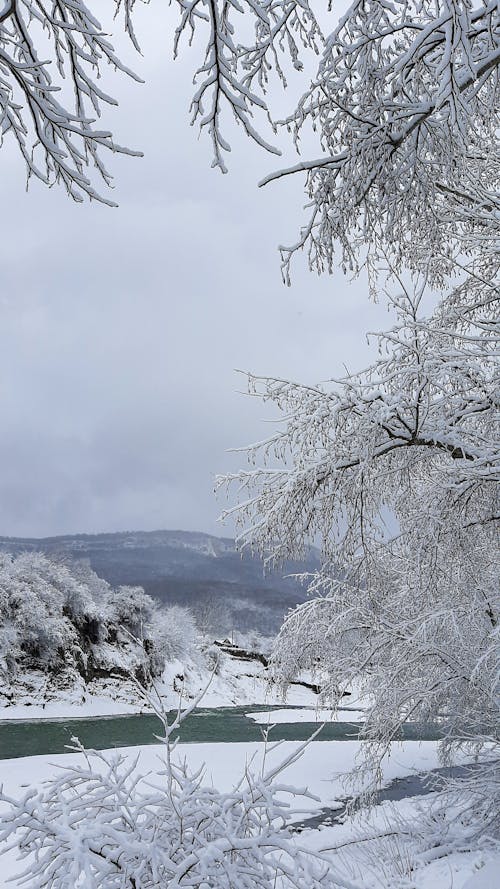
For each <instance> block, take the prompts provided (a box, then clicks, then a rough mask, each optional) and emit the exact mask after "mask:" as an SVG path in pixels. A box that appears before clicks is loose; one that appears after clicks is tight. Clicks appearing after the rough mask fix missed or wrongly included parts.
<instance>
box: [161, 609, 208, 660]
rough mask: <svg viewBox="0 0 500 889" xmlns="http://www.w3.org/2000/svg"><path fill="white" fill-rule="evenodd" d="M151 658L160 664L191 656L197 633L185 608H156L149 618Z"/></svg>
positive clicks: (191, 615) (192, 618)
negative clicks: (151, 644) (151, 641)
mask: <svg viewBox="0 0 500 889" xmlns="http://www.w3.org/2000/svg"><path fill="white" fill-rule="evenodd" d="M150 633H151V637H152V640H153V647H152V651H151V655H152V658H155V659H156V660H158V661H159V662H162V664H164V663H165V661H174V660H177V659H179V658H183V657H185V656H191V657H192V656H193V655H194V652H195V648H196V644H197V640H198V631H197V628H196V623H195V619H194V616H193V614H192V613H191V611H189V610H188V609H187V608H181V607H180V606H179V605H172V606H171V607H170V608H158V609H156V611H155V613H154V614H153V615H152V617H151V629H150Z"/></svg>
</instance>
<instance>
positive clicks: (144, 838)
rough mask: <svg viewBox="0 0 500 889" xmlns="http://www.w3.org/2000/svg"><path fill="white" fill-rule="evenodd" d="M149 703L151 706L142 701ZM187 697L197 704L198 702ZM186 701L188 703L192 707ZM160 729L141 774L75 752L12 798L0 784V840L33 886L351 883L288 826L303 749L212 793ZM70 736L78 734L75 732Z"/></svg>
mask: <svg viewBox="0 0 500 889" xmlns="http://www.w3.org/2000/svg"><path fill="white" fill-rule="evenodd" d="M150 703H151V702H150ZM195 703H196V704H197V703H198V701H196V702H195ZM193 706H195V705H193ZM191 710H192V707H191V708H189V710H188V711H184V714H183V715H182V716H178V718H177V719H176V720H175V721H174V722H173V724H172V725H170V726H169V725H167V722H166V717H165V714H164V713H163V712H162V711H161V710H160V711H158V710H157V712H158V715H159V716H160V717H161V718H162V719H163V723H164V727H165V739H164V740H165V756H164V759H163V765H162V767H161V769H160V770H159V773H158V774H157V775H156V776H155V777H154V779H153V778H151V776H149V777H148V778H146V779H144V778H143V777H142V776H141V774H140V771H139V769H138V767H137V760H136V761H135V762H133V763H132V764H130V762H127V757H126V756H124V755H122V754H120V753H114V754H100V753H96V752H90V753H86V752H85V751H83V750H82V748H81V747H80V746H79V745H77V747H76V749H78V750H80V752H81V753H82V760H83V761H82V763H81V764H80V765H75V766H73V767H68V768H64V769H63V770H62V771H60V772H59V774H58V775H57V776H55V777H54V778H52V779H50V780H49V781H48V782H46V783H45V784H44V785H43V786H42V788H41V789H40V790H36V789H32V790H30V791H28V792H27V793H26V794H25V795H24V797H23V798H22V799H20V800H15V799H13V798H10V797H9V796H7V795H6V794H4V793H2V792H1V791H0V804H1V805H2V808H3V812H2V827H1V828H0V847H1V844H2V841H3V842H4V843H5V842H6V843H7V844H8V846H7V848H9V847H13V848H18V849H19V851H20V856H21V857H22V858H23V859H25V871H24V882H23V885H26V886H28V887H32V889H35V887H37V889H44V887H47V889H49V887H50V889H75V887H80V886H81V887H85V889H130V887H132V889H166V887H167V886H168V887H169V889H174V887H179V889H181V887H186V889H187V887H192V889H294V887H295V889H304V887H307V889H355V886H354V885H353V884H352V883H351V882H350V881H346V880H343V879H340V878H338V879H337V877H336V875H335V873H334V871H333V869H332V868H331V866H330V864H329V862H328V859H327V858H326V857H325V856H322V855H319V854H313V853H310V852H307V851H306V850H305V849H303V848H302V847H301V846H300V844H299V843H297V842H296V841H295V839H294V838H293V837H292V836H291V834H290V832H289V830H288V829H287V824H288V822H289V820H290V815H291V811H290V809H289V805H288V803H287V802H286V801H284V800H283V793H285V794H286V795H287V796H290V794H292V795H300V796H307V791H305V790H294V789H293V788H290V787H289V786H287V785H285V784H283V783H282V781H280V773H281V772H282V771H283V769H284V768H286V766H287V765H288V764H289V763H290V762H291V761H293V760H295V759H297V758H298V757H299V756H300V752H301V748H298V749H297V751H295V752H294V753H293V754H292V755H291V756H290V757H288V759H287V760H285V761H284V762H283V763H281V764H280V765H279V766H274V767H272V768H271V767H270V768H266V767H265V763H264V765H263V767H262V769H261V770H260V772H259V771H257V772H256V773H254V772H253V770H252V766H251V765H249V766H247V768H246V770H245V773H244V774H242V775H241V778H240V780H239V781H238V783H237V784H236V785H235V786H234V788H233V789H232V790H231V791H229V792H227V793H221V792H219V791H218V790H217V789H216V788H214V787H213V786H212V785H211V784H208V783H204V777H205V776H204V769H203V768H202V769H200V770H199V771H197V772H195V773H192V772H191V771H190V770H189V768H188V765H187V763H186V762H185V761H184V762H179V761H178V760H176V758H175V756H173V748H174V747H175V744H174V745H172V744H171V742H170V740H169V737H170V735H171V733H172V731H173V730H174V729H175V728H177V726H178V725H179V722H180V721H182V718H185V717H186V716H187V715H188V714H189V713H190V712H191ZM74 740H75V739H74Z"/></svg>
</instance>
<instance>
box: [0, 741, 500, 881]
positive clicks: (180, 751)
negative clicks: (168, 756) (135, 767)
mask: <svg viewBox="0 0 500 889" xmlns="http://www.w3.org/2000/svg"><path fill="white" fill-rule="evenodd" d="M296 746H297V745H296V744H295V743H294V742H289V741H286V742H282V743H281V744H279V745H278V746H277V747H276V748H275V749H272V750H270V751H269V750H268V751H267V753H266V756H267V760H266V764H267V765H268V766H269V765H274V764H276V763H277V761H278V760H281V759H283V760H284V759H286V757H287V755H289V754H290V752H291V751H292V750H293V749H294V748H295V747H296ZM359 750H360V742H358V741H341V742H339V741H327V742H322V743H314V742H313V743H311V744H310V745H309V746H308V747H307V748H306V749H305V752H304V754H303V756H302V757H301V759H299V760H298V761H297V762H294V763H292V764H291V765H290V766H288V768H287V770H286V772H285V774H284V775H283V776H282V777H283V780H284V781H285V782H286V784H288V785H294V786H296V787H304V786H306V785H307V787H308V789H309V790H310V791H311V792H312V793H313V794H314V795H315V796H316V797H318V800H317V802H314V801H310V800H307V801H306V807H307V809H308V810H311V811H314V810H315V809H316V810H317V809H320V808H323V807H325V806H328V807H335V806H336V804H337V803H338V802H339V800H341V799H342V798H343V797H344V796H345V795H346V792H349V791H347V790H346V785H345V781H344V777H345V774H346V773H347V772H348V771H350V770H351V769H352V767H353V766H354V765H355V762H356V757H357V755H358V754H359ZM121 752H122V753H124V754H125V755H126V756H127V757H128V758H130V759H131V760H132V758H133V757H135V756H136V755H137V752H138V748H125V749H124V750H122V751H121ZM175 755H176V756H178V757H179V758H181V759H184V758H187V760H188V762H189V765H190V767H191V768H192V769H196V768H197V767H198V766H200V765H201V764H202V763H205V766H206V769H205V780H206V782H208V783H212V782H213V783H214V784H215V786H217V787H218V788H219V789H221V790H228V789H230V788H231V786H233V785H234V784H235V783H236V782H237V780H238V779H239V777H240V776H241V775H242V773H243V770H244V768H245V767H246V766H248V763H251V768H252V769H253V770H255V771H257V770H258V769H260V768H261V766H262V758H263V755H264V745H263V744H259V743H246V744H241V743H240V744H189V745H179V746H178V748H177V751H176V753H175ZM79 756H80V754H62V755H57V756H34V757H29V758H26V759H16V760H4V761H2V762H0V785H1V784H3V785H4V790H5V792H6V793H8V794H11V795H12V796H14V797H17V796H20V795H21V794H22V793H23V791H24V790H25V789H26V788H28V787H33V786H36V785H39V784H40V783H41V782H42V781H43V780H44V779H46V778H49V777H50V776H51V775H52V774H54V772H55V771H57V770H58V769H59V768H60V767H61V766H64V765H66V764H68V763H70V762H74V761H75V760H76V759H77V758H78V757H79ZM161 756H162V748H161V746H160V745H158V746H153V747H151V746H150V747H145V748H142V749H140V759H139V769H140V771H141V773H143V774H145V773H149V778H151V773H154V772H157V771H159V770H160V768H161ZM437 764H438V756H437V745H436V743H435V742H432V741H425V742H416V741H407V742H403V743H401V744H394V745H393V746H392V749H391V752H390V755H389V756H388V757H387V758H386V760H385V761H384V767H383V776H384V783H388V782H389V781H391V780H392V779H394V778H397V777H402V776H405V775H408V774H411V773H414V772H417V771H427V770H429V769H432V768H434V767H436V766H437ZM294 805H297V804H296V803H292V806H294ZM435 805H436V795H435V794H430V795H428V796H427V797H419V798H416V799H411V800H402V801H400V802H398V803H383V804H382V805H379V806H376V807H374V808H373V809H372V810H371V811H369V812H368V813H358V814H357V815H355V816H352V817H349V818H348V819H347V820H346V821H345V823H343V824H338V825H334V826H328V825H324V826H322V827H321V828H320V829H315V830H304V831H303V832H302V834H301V843H302V844H303V845H306V846H307V847H309V848H311V849H316V850H322V851H324V852H325V853H327V854H328V855H330V856H331V858H332V866H333V867H335V869H336V870H338V872H340V873H342V875H343V876H344V877H345V878H346V879H348V880H350V881H351V883H352V884H353V886H354V887H355V886H357V887H361V889H392V887H394V889H400V887H401V889H403V887H404V889H496V887H497V886H498V881H497V877H498V874H499V873H500V852H498V851H497V852H496V853H495V851H494V850H492V849H491V848H490V847H489V846H488V845H484V846H482V847H481V844H476V846H474V847H473V848H472V849H467V848H463V849H462V850H461V851H460V843H458V844H455V846H456V848H454V849H446V848H445V847H443V846H442V845H441V846H436V847H435V848H432V843H431V844H429V839H428V836H427V835H426V834H425V826H426V825H428V824H429V820H430V818H431V816H432V809H433V806H435ZM301 808H302V806H301ZM299 817H303V815H302V816H297V818H299ZM454 829H455V828H454ZM456 832H457V830H456V829H455V833H456ZM469 845H470V843H469ZM17 868H18V865H17V863H16V855H15V852H14V851H11V852H8V853H6V854H4V855H3V856H2V858H0V889H8V887H13V889H16V886H17V885H18V884H17V883H16V881H14V882H8V880H9V878H10V877H12V875H13V874H14V873H15V872H16V869H17ZM235 889H236V887H235ZM305 889H306V887H305Z"/></svg>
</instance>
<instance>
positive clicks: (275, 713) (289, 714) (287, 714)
mask: <svg viewBox="0 0 500 889" xmlns="http://www.w3.org/2000/svg"><path fill="white" fill-rule="evenodd" d="M246 715H247V716H248V718H249V719H253V721H254V722H258V723H259V724H260V725H267V724H268V723H269V724H271V725H273V724H274V725H279V724H283V723H288V722H361V721H362V720H363V719H364V715H365V714H364V711H363V710H356V709H354V708H353V707H339V708H338V709H337V710H332V709H330V708H327V707H303V708H301V709H300V710H287V709H286V708H284V709H283V710H270V711H269V713H266V712H265V711H262V710H259V712H258V713H247V714H246Z"/></svg>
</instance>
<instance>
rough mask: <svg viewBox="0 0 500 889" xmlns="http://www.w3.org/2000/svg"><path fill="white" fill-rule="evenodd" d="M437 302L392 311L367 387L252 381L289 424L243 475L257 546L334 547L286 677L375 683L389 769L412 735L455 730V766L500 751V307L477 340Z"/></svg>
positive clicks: (291, 624) (414, 294) (293, 620)
mask: <svg viewBox="0 0 500 889" xmlns="http://www.w3.org/2000/svg"><path fill="white" fill-rule="evenodd" d="M421 296H422V293H421V292H420V293H419V292H418V289H416V290H413V291H410V290H408V291H407V292H405V293H403V294H402V295H401V296H400V297H399V298H397V299H396V298H393V299H392V302H393V306H394V309H395V311H396V314H397V322H396V324H395V326H394V327H393V328H392V329H391V330H390V331H388V332H387V333H385V334H383V335H381V336H380V337H379V349H380V353H381V357H380V358H379V360H378V361H377V362H376V363H375V364H374V365H373V366H372V367H369V368H368V369H367V370H365V371H363V372H361V373H358V374H352V375H348V376H346V377H345V378H344V379H341V380H337V381H332V383H331V384H330V385H321V386H317V387H314V386H304V385H300V384H295V383H291V382H288V381H284V380H276V379H274V380H273V379H261V378H256V377H251V378H250V387H251V390H252V391H253V392H258V393H260V395H261V396H262V397H263V398H264V399H265V400H269V401H271V402H273V403H274V404H275V405H276V406H277V408H278V409H279V411H280V413H281V415H282V417H283V419H282V422H281V426H280V428H278V430H277V431H276V433H275V434H274V435H273V436H271V437H270V438H269V439H268V440H267V441H264V442H259V443H258V444H256V445H254V446H252V447H250V448H249V459H250V462H251V464H252V465H251V466H250V468H249V469H248V470H244V471H242V472H240V473H237V474H235V475H234V476H232V477H230V481H233V482H236V483H237V484H238V486H239V499H240V503H239V505H238V506H237V507H236V508H235V511H236V515H237V518H238V521H239V522H240V524H241V531H240V536H239V541H240V544H241V545H243V546H244V545H250V546H252V547H254V548H256V549H258V550H259V551H260V552H262V553H263V554H264V555H265V557H266V559H267V560H268V562H270V563H273V562H278V563H279V562H281V561H282V560H283V559H286V558H289V557H291V556H297V555H299V554H300V553H301V552H302V551H303V549H304V546H306V545H307V543H308V542H310V541H311V540H319V541H321V544H322V549H323V563H322V567H321V569H320V571H318V572H317V573H316V574H315V575H311V576H309V577H307V578H305V580H306V582H308V583H309V589H310V592H311V595H312V598H311V599H310V601H308V602H306V603H305V604H303V605H300V606H299V607H298V608H297V609H296V610H295V611H294V612H292V613H291V614H290V615H289V617H288V618H287V620H286V621H285V624H284V626H283V628H282V630H281V633H280V636H279V639H278V644H277V650H276V653H275V657H274V669H275V674H276V676H277V678H280V679H282V680H284V681H285V682H286V681H287V680H289V679H291V678H292V676H294V675H295V674H296V673H297V671H299V670H301V669H303V668H313V669H314V668H319V669H321V670H323V671H326V672H327V674H328V675H329V679H330V683H329V692H330V695H331V696H332V697H333V698H334V699H337V700H338V698H339V695H340V694H341V693H342V691H343V690H344V689H345V688H346V686H349V685H350V684H351V683H353V682H355V683H356V685H358V686H361V688H362V690H363V691H364V692H365V693H366V695H367V699H368V700H369V701H370V702H371V707H370V710H369V712H368V715H367V721H366V725H365V728H364V736H365V737H367V738H368V739H370V740H372V741H373V745H374V746H373V748H372V752H373V753H374V754H375V759H374V760H373V759H372V763H373V761H375V762H377V761H378V759H379V756H380V753H381V752H383V751H384V750H385V749H386V747H387V744H388V743H389V742H390V741H391V740H392V739H394V738H395V737H398V736H399V733H400V730H401V726H402V724H403V723H404V722H405V721H406V720H412V721H420V722H424V721H436V722H439V723H440V725H441V727H442V731H443V735H444V749H445V750H446V751H450V750H451V749H452V748H453V747H454V746H456V745H458V744H463V743H469V742H471V743H478V744H482V743H483V742H486V743H487V744H490V743H493V744H498V743H499V741H500V738H499V737H498V726H499V724H500V719H499V717H500V713H499V688H498V676H499V667H500V646H499V641H500V640H499V633H500V630H499V617H500V596H499V588H498V540H497V537H496V533H497V531H498V528H497V525H498V518H499V497H498V481H499V474H500V454H499V449H498V440H499V432H500V428H499V427H500V423H499V417H500V414H499V401H498V392H499V391H500V386H499V382H500V381H499V367H498V344H497V341H496V339H495V337H494V336H492V334H491V332H490V331H491V330H492V326H493V323H494V320H495V319H494V315H495V308H496V307H495V305H494V303H493V302H491V303H490V304H488V305H487V303H488V301H487V300H486V301H485V302H484V305H483V308H482V310H481V315H480V317H479V315H478V316H477V317H476V322H477V326H476V327H474V325H473V324H469V325H467V332H464V331H463V330H462V329H461V327H460V325H458V324H457V323H454V321H453V315H452V312H451V311H450V308H449V305H450V304H449V303H448V304H445V305H444V306H443V305H440V306H439V307H438V308H437V310H436V311H435V312H434V314H433V315H432V316H431V317H430V318H426V317H425V316H424V315H423V313H422V311H421V309H420V305H419V303H420V299H421ZM459 317H461V316H460V315H459ZM266 464H267V465H266ZM226 481H227V480H226ZM243 492H244V493H243ZM499 785H500V781H499V782H497V789H498V787H499ZM491 789H493V785H491Z"/></svg>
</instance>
